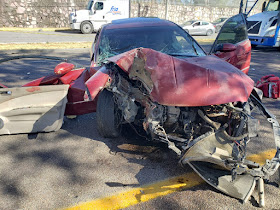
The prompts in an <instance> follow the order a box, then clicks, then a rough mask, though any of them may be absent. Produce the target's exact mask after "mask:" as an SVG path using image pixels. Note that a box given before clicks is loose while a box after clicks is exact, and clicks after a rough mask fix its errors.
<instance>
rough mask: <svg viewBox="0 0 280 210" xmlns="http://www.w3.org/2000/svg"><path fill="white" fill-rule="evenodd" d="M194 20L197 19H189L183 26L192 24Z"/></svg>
mask: <svg viewBox="0 0 280 210" xmlns="http://www.w3.org/2000/svg"><path fill="white" fill-rule="evenodd" d="M194 22H195V21H193V20H190V21H187V22H185V23H183V24H182V27H183V26H188V25H191V24H193V23H194Z"/></svg>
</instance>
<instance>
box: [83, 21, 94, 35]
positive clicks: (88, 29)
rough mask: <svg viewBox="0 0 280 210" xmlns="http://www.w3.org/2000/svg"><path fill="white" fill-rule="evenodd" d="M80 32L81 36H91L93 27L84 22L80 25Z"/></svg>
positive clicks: (89, 23)
mask: <svg viewBox="0 0 280 210" xmlns="http://www.w3.org/2000/svg"><path fill="white" fill-rule="evenodd" d="M81 32H82V33H83V34H91V33H92V32H93V25H92V24H91V22H88V21H85V22H82V24H81Z"/></svg>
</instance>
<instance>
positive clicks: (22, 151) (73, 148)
mask: <svg viewBox="0 0 280 210" xmlns="http://www.w3.org/2000/svg"><path fill="white" fill-rule="evenodd" d="M0 34H1V33H0ZM78 35H79V36H80V35H81V34H78ZM82 36H84V35H82ZM90 36H91V35H90ZM0 37H1V35H0ZM200 38H201V37H200ZM201 39H202V38H201ZM1 40H2V39H1ZM34 40H36V39H34ZM0 42H1V41H0ZM204 47H205V49H206V50H209V45H205V46H204ZM18 54H25V55H27V54H36V55H45V56H58V57H62V58H70V59H72V60H74V61H76V62H78V63H80V64H81V65H84V66H86V65H89V50H88V49H71V50H41V51H2V52H0V56H1V57H2V58H3V57H10V56H15V55H18ZM279 58H280V52H279V51H278V50H277V49H268V48H259V49H256V50H253V52H252V65H251V69H250V72H249V75H250V76H251V77H252V78H253V79H254V80H255V81H256V80H258V79H259V78H260V77H261V76H263V75H267V74H270V73H274V74H275V75H277V76H280V67H279ZM57 63H58V62H57V61H49V60H34V59H23V60H15V61H9V62H6V63H3V64H1V65H0V82H1V83H3V84H5V85H7V86H9V87H13V86H19V85H22V84H24V83H26V82H27V81H30V80H33V79H35V78H38V77H40V76H42V75H45V74H47V73H49V72H52V71H53V69H54V67H55V66H56V64H57ZM38 100H40V99H38ZM264 102H265V104H266V105H267V106H268V108H269V109H270V110H271V111H272V113H273V114H275V115H276V116H277V117H278V119H279V118H280V113H279V107H280V102H279V99H278V100H273V99H265V100H264ZM95 119H96V116H95V114H94V113H93V114H87V115H84V116H79V117H77V118H76V119H73V120H70V119H67V118H65V121H64V124H63V126H62V128H61V129H60V130H59V131H57V132H52V133H40V134H38V135H35V134H30V135H27V134H21V135H10V136H0V151H1V152H0V206H1V209H57V208H63V207H69V206H73V205H75V204H77V203H79V202H85V201H90V200H93V199H97V198H101V197H104V196H109V195H113V194H115V193H118V192H121V191H124V190H127V189H131V188H134V187H139V186H142V185H146V184H150V183H154V182H157V181H161V180H164V179H168V178H170V177H173V176H179V175H182V174H185V173H188V172H192V170H191V169H190V168H189V167H186V168H182V167H180V166H179V165H178V163H177V162H178V159H177V157H176V155H175V154H173V152H171V151H169V150H168V149H167V148H166V147H165V146H164V145H161V144H152V143H150V142H147V141H145V139H143V138H140V137H138V136H137V135H135V134H134V133H133V132H131V133H130V135H129V136H128V137H121V138H118V139H106V138H102V137H100V136H99V134H98V132H97V129H96V121H95ZM127 132H130V131H127ZM270 143H271V140H270V139H269V138H267V137H266V136H265V137H264V138H263V139H261V141H260V142H257V144H256V148H255V149H252V151H251V153H257V152H259V151H263V150H265V149H270V148H272V146H271V145H269V144H270ZM266 146H267V147H266ZM278 182H279V178H278V177H277V176H275V177H273V179H272V181H271V182H270V183H268V184H267V185H265V193H266V208H267V209H279V206H280V200H279V193H280V191H279V188H278ZM257 200H258V197H257V195H256V194H253V196H252V197H251V198H250V200H249V202H248V203H246V204H244V205H243V204H241V203H240V202H239V201H238V200H236V199H234V198H231V197H228V196H226V195H224V194H222V193H220V192H218V191H217V190H215V189H213V188H212V187H210V186H208V185H207V184H202V185H199V186H196V187H192V188H189V189H185V190H183V191H179V192H175V193H172V194H169V195H167V196H164V197H159V198H156V199H153V200H151V201H148V202H145V203H139V204H137V205H135V206H130V207H128V209H254V208H257V205H258V204H257Z"/></svg>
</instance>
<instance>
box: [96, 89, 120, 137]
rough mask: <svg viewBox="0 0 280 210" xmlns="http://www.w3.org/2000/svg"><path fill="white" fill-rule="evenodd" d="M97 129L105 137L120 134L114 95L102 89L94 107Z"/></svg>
mask: <svg viewBox="0 0 280 210" xmlns="http://www.w3.org/2000/svg"><path fill="white" fill-rule="evenodd" d="M96 118H97V129H98V132H99V134H100V135H101V136H103V137H105V138H116V137H118V136H119V135H120V113H119V110H118V108H117V104H116V103H115V100H114V95H113V93H111V92H110V91H108V90H106V89H104V90H103V91H102V92H100V93H99V96H98V100H97V108H96Z"/></svg>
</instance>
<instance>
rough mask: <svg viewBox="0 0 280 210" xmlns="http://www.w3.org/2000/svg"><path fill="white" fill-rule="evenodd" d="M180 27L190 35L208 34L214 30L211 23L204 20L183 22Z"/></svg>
mask: <svg viewBox="0 0 280 210" xmlns="http://www.w3.org/2000/svg"><path fill="white" fill-rule="evenodd" d="M181 27H182V28H183V29H184V30H185V31H186V32H188V33H189V34H191V35H207V36H210V35H212V34H213V33H214V32H215V27H214V26H213V24H212V23H209V22H206V21H199V20H191V21H187V22H185V23H183V24H182V25H181Z"/></svg>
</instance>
